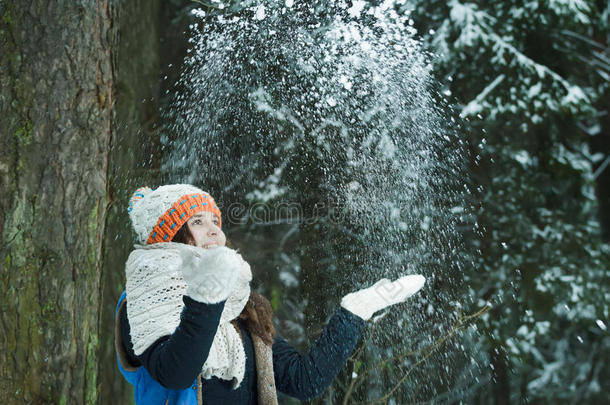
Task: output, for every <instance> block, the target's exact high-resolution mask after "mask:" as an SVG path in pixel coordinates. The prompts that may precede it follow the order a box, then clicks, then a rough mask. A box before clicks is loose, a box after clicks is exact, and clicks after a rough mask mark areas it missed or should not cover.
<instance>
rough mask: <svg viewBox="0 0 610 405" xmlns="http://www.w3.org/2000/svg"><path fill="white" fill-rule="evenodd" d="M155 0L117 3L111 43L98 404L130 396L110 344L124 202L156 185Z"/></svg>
mask: <svg viewBox="0 0 610 405" xmlns="http://www.w3.org/2000/svg"><path fill="white" fill-rule="evenodd" d="M159 3H160V2H159V0H130V1H126V2H121V4H120V5H119V6H118V8H117V16H116V19H115V20H116V21H117V28H118V32H119V33H120V35H119V36H120V40H119V41H118V44H117V46H116V47H115V48H114V50H115V51H114V53H113V61H114V68H115V89H116V96H115V98H116V104H115V110H116V114H115V120H114V122H113V131H112V140H111V142H110V151H109V171H108V172H109V174H108V185H109V205H108V216H107V221H106V233H105V236H104V250H103V265H102V284H103V293H102V302H101V324H102V326H101V329H100V335H101V336H100V342H101V345H100V352H99V358H100V362H99V364H98V366H97V367H98V373H99V375H100V387H99V389H100V401H99V403H101V404H112V403H116V404H126V403H131V401H133V389H132V387H131V385H129V383H127V381H126V380H125V379H124V378H123V376H122V375H121V374H120V372H119V370H118V366H117V361H116V354H115V349H114V311H115V307H116V303H117V300H118V298H119V296H120V294H121V292H122V291H123V290H124V288H125V271H124V268H125V262H126V261H127V257H128V255H129V252H130V250H131V249H132V247H133V238H132V231H131V222H130V219H129V215H128V213H127V204H128V201H129V198H130V197H131V194H132V193H133V192H134V191H135V189H136V188H138V187H142V186H150V187H155V186H156V185H157V184H158V177H157V174H158V167H159V165H158V162H159V160H160V159H159V157H158V156H157V155H158V151H159V142H158V139H159V136H158V130H157V127H158V122H159V72H160V62H159V29H160V27H159V26H160V24H159V22H160V20H159V12H160V10H159V9H160V4H159Z"/></svg>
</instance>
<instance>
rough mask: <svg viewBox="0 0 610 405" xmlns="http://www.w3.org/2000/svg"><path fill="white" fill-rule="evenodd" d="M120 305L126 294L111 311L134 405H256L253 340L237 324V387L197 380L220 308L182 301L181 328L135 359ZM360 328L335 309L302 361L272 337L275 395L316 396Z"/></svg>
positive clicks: (336, 370) (355, 318) (356, 320)
mask: <svg viewBox="0 0 610 405" xmlns="http://www.w3.org/2000/svg"><path fill="white" fill-rule="evenodd" d="M124 299H125V294H123V295H122V296H121V299H120V300H119V303H118V305H117V311H116V313H117V316H116V324H117V328H116V349H117V356H118V359H119V369H120V370H121V372H122V373H123V375H124V376H125V378H126V379H127V380H128V381H129V382H130V383H131V384H133V385H134V388H135V391H134V395H135V397H136V404H137V405H140V404H147V405H148V404H156V403H159V404H165V403H167V404H189V405H190V404H193V405H194V404H208V403H209V404H223V403H231V404H258V390H257V375H256V365H255V364H254V361H255V360H254V359H255V353H254V346H253V343H252V336H251V335H250V333H249V332H248V330H247V329H246V328H245V324H244V323H243V322H242V321H241V320H237V326H238V327H239V329H240V331H241V336H242V338H243V343H244V350H245V354H246V373H245V376H244V379H243V381H242V383H241V385H240V387H239V388H238V389H235V390H233V389H231V382H229V381H225V380H221V379H219V378H216V377H212V378H211V379H202V378H201V377H200V375H199V372H200V371H201V367H202V365H203V362H205V356H200V355H199V356H196V355H193V354H194V353H203V354H205V353H208V352H209V350H210V347H211V345H212V341H213V339H214V334H215V331H216V328H217V327H218V323H219V320H220V315H221V313H222V310H223V308H224V302H221V303H219V304H204V303H200V302H197V301H195V300H192V299H190V298H189V297H187V296H185V297H184V304H185V305H184V310H183V312H182V315H181V320H180V325H179V326H178V328H176V331H175V332H174V333H173V335H171V336H165V337H162V338H160V339H159V340H157V341H156V342H155V343H154V344H153V345H151V346H150V347H149V348H148V349H147V350H146V351H145V352H144V353H142V354H141V355H140V356H136V355H135V354H134V352H133V346H132V344H131V339H130V335H129V321H128V319H127V311H126V308H125V305H122V304H124V302H125V301H124ZM364 325H365V321H364V320H363V319H362V318H360V317H358V316H356V315H354V314H352V313H351V312H349V311H347V310H346V309H344V308H339V309H338V310H337V311H336V312H335V314H334V315H333V316H332V317H331V319H330V320H329V322H328V324H327V325H326V327H325V329H324V331H323V332H322V334H321V335H320V337H319V338H318V339H317V340H316V341H315V342H314V344H313V345H312V347H311V349H310V350H309V352H308V353H307V354H306V355H301V354H299V353H298V352H297V351H296V350H295V349H294V348H293V347H292V346H291V345H290V344H289V343H288V342H287V341H286V340H284V339H283V338H282V337H280V336H276V338H275V340H274V342H273V346H272V352H273V370H274V379H275V386H276V388H277V390H279V391H280V392H283V393H285V394H287V395H289V396H292V397H295V398H298V399H300V400H311V399H313V398H315V397H318V396H319V395H321V394H322V393H323V392H324V391H325V390H326V388H328V386H329V385H330V384H331V383H332V381H333V380H334V378H335V377H336V375H337V374H338V373H339V371H340V370H341V369H342V368H343V366H344V365H345V362H346V360H347V358H348V357H349V355H350V354H351V353H352V351H353V349H354V347H355V346H356V343H357V342H358V339H359V337H360V334H361V332H362V329H363V328H364ZM194 376H197V377H194ZM261 405H263V404H261Z"/></svg>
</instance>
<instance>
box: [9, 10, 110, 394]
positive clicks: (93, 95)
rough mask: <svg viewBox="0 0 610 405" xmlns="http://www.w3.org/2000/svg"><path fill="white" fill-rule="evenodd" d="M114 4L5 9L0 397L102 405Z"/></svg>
mask: <svg viewBox="0 0 610 405" xmlns="http://www.w3.org/2000/svg"><path fill="white" fill-rule="evenodd" d="M112 7H113V2H112V1H111V0H98V1H92V0H89V1H85V0H83V1H80V2H72V1H66V0H62V1H57V2H53V3H49V2H47V1H43V0H32V1H29V2H16V1H9V2H5V1H2V2H0V16H1V19H0V54H2V58H0V64H1V69H0V71H1V72H2V73H1V74H0V83H1V86H0V117H1V118H0V119H1V120H2V123H1V125H0V128H2V138H1V142H2V148H3V150H4V151H5V152H4V153H2V154H1V155H0V185H1V189H2V193H1V194H0V209H1V212H0V239H1V241H2V247H1V248H0V259H1V261H0V266H1V272H0V273H1V284H0V293H1V295H2V300H1V303H2V304H1V305H2V307H1V311H0V312H1V313H0V319H1V322H2V333H0V336H1V338H0V339H1V340H0V363H1V367H0V384H1V385H0V393H1V394H2V398H3V401H4V402H5V403H20V404H22V403H60V404H66V403H70V404H78V403H95V402H97V399H98V369H97V366H98V361H99V358H98V357H97V352H98V348H99V331H100V310H99V309H100V304H101V272H100V269H101V258H102V238H103V235H104V226H105V222H106V208H107V204H108V197H107V180H108V175H107V171H108V146H109V142H110V138H111V124H112V117H113V102H114V91H113V69H112V62H111V51H112V45H113V44H112V43H111V41H112V39H113V37H112V35H111V33H112V25H111V22H112V21H111V15H112V12H113V9H112Z"/></svg>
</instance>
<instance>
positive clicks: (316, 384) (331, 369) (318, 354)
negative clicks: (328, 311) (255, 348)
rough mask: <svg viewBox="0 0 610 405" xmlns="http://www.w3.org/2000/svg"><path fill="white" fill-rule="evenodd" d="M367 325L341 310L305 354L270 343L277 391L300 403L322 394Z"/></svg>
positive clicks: (279, 340) (278, 339) (281, 342)
mask: <svg viewBox="0 0 610 405" xmlns="http://www.w3.org/2000/svg"><path fill="white" fill-rule="evenodd" d="M365 325H366V322H365V321H364V320H363V319H362V318H360V317H359V316H357V315H354V314H353V313H351V312H350V311H348V310H346V309H345V308H343V307H340V308H339V309H338V310H337V311H336V312H335V313H334V314H333V316H332V317H331V319H330V320H329V322H328V324H327V325H326V327H325V328H324V331H323V332H322V334H321V335H320V337H319V338H318V339H317V340H316V341H315V342H314V344H313V345H312V346H311V349H309V352H308V353H307V354H306V355H301V354H300V353H299V352H297V351H296V349H294V347H292V346H291V345H290V344H289V343H288V342H287V341H286V340H284V339H283V338H282V337H280V336H277V337H276V338H275V340H274V342H273V371H274V374H275V383H276V386H277V389H278V390H279V391H281V392H283V393H285V394H287V395H290V396H292V397H295V398H297V399H299V400H302V401H304V400H311V399H313V398H315V397H317V396H319V395H321V394H322V393H323V392H324V391H325V390H326V389H327V388H328V386H330V384H331V383H332V382H333V380H334V379H335V377H336V376H337V374H339V371H341V369H342V368H343V367H344V365H345V362H346V361H347V358H348V357H349V356H350V354H351V353H352V352H353V351H354V348H355V347H356V343H358V339H359V338H360V335H361V333H362V330H363V329H364V327H365Z"/></svg>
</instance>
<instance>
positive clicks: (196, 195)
mask: <svg viewBox="0 0 610 405" xmlns="http://www.w3.org/2000/svg"><path fill="white" fill-rule="evenodd" d="M128 211H129V217H130V218H131V224H132V225H133V229H134V231H135V232H136V235H137V239H138V242H139V243H141V244H147V245H150V244H152V243H157V242H169V241H171V240H172V238H173V237H174V235H176V233H177V232H178V230H179V229H180V227H182V225H184V224H185V223H186V221H188V220H189V218H191V217H192V216H193V215H194V214H195V213H197V212H200V211H209V212H211V213H213V214H215V215H216V216H217V217H218V221H222V220H221V217H220V210H219V209H218V207H217V206H216V203H215V202H214V199H213V198H212V196H211V195H210V194H209V193H206V192H205V191H202V190H200V189H198V188H197V187H195V186H191V185H189V184H171V185H167V186H161V187H159V188H156V189H150V188H148V187H142V188H139V189H137V190H136V191H135V192H134V193H133V196H132V197H131V199H130V200H129V208H128ZM218 226H222V222H219V224H218Z"/></svg>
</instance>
